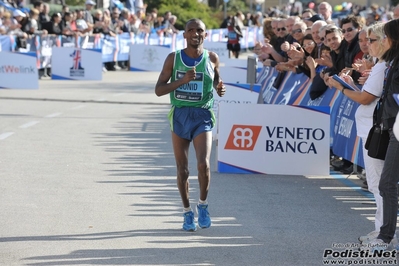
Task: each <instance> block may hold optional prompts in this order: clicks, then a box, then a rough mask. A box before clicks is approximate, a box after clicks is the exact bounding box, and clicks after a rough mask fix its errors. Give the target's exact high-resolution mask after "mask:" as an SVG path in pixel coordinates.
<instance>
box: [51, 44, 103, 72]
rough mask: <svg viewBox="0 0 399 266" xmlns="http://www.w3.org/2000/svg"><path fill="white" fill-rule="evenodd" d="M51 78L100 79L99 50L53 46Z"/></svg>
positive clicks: (100, 62) (100, 61)
mask: <svg viewBox="0 0 399 266" xmlns="http://www.w3.org/2000/svg"><path fill="white" fill-rule="evenodd" d="M52 53H53V63H52V67H51V78H52V79H63V80H101V79H102V73H103V72H102V60H101V50H98V49H80V48H72V47H53V49H52Z"/></svg>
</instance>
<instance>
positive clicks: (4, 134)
mask: <svg viewBox="0 0 399 266" xmlns="http://www.w3.org/2000/svg"><path fill="white" fill-rule="evenodd" d="M12 134H14V132H5V133H3V134H0V140H3V139H6V138H8V137H9V136H11V135H12Z"/></svg>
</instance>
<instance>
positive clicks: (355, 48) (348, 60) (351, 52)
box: [345, 33, 361, 83]
mask: <svg viewBox="0 0 399 266" xmlns="http://www.w3.org/2000/svg"><path fill="white" fill-rule="evenodd" d="M345 45H346V49H345V67H349V68H351V67H352V64H353V63H354V62H353V60H354V59H355V56H356V55H357V54H358V53H360V52H361V50H360V46H359V33H358V34H356V36H355V38H353V40H352V42H351V43H348V42H347V41H345ZM360 75H361V74H360V73H359V72H357V71H353V72H352V79H353V81H354V82H356V83H357V80H358V79H359V77H360Z"/></svg>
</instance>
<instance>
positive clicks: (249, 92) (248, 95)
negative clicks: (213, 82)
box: [212, 83, 260, 139]
mask: <svg viewBox="0 0 399 266" xmlns="http://www.w3.org/2000/svg"><path fill="white" fill-rule="evenodd" d="M224 85H225V86H226V94H225V95H224V96H223V97H219V95H218V94H217V92H216V90H213V97H214V99H215V100H214V103H213V112H214V113H215V116H216V125H217V124H218V113H219V103H226V104H244V105H247V104H256V102H257V100H258V97H259V90H260V85H259V84H253V85H251V84H234V83H225V84H224ZM212 135H213V139H217V126H216V127H214V128H213V130H212Z"/></svg>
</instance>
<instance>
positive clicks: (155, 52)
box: [130, 44, 172, 72]
mask: <svg viewBox="0 0 399 266" xmlns="http://www.w3.org/2000/svg"><path fill="white" fill-rule="evenodd" d="M171 52H172V50H171V48H170V47H168V46H158V45H145V44H135V45H131V46H130V71H153V72H161V70H162V67H163V64H164V62H165V59H166V57H167V56H168V55H169V54H170V53H171Z"/></svg>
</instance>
